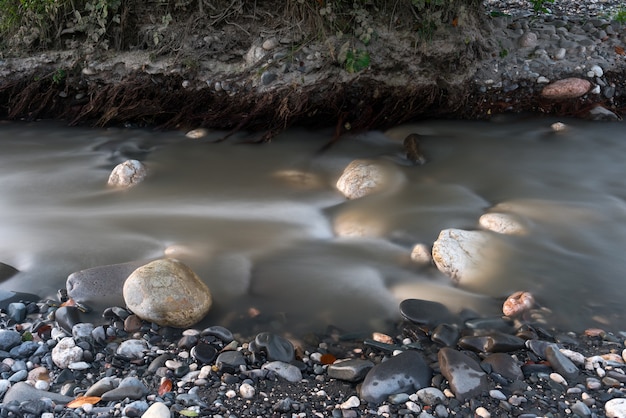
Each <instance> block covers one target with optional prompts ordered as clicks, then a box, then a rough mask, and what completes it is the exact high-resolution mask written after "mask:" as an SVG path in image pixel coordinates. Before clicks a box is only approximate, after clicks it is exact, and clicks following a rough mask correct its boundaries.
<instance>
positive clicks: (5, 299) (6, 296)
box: [0, 290, 40, 310]
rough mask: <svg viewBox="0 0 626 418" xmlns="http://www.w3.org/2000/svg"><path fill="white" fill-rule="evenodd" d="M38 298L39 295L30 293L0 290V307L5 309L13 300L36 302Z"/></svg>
mask: <svg viewBox="0 0 626 418" xmlns="http://www.w3.org/2000/svg"><path fill="white" fill-rule="evenodd" d="M39 299H40V297H39V296H37V295H33V294H31V293H21V292H12V291H10V290H0V309H4V310H7V309H8V308H9V304H10V303H13V302H19V301H25V302H37V301H38V300H39Z"/></svg>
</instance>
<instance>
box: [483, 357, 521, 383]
mask: <svg viewBox="0 0 626 418" xmlns="http://www.w3.org/2000/svg"><path fill="white" fill-rule="evenodd" d="M483 363H484V364H488V365H489V366H490V367H491V370H492V371H493V372H494V373H498V374H499V375H501V376H504V377H505V378H507V379H509V380H523V379H524V373H523V372H522V368H521V367H520V365H519V364H518V362H517V360H515V359H514V358H513V357H511V356H510V355H509V354H505V353H495V354H491V355H489V356H488V357H487V358H486V359H485V360H483Z"/></svg>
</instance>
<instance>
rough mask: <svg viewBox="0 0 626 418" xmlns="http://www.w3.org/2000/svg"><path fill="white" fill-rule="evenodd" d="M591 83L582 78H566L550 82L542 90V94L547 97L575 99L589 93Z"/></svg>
mask: <svg viewBox="0 0 626 418" xmlns="http://www.w3.org/2000/svg"><path fill="white" fill-rule="evenodd" d="M590 88H591V83H590V82H589V81H587V80H584V79H582V78H575V77H571V78H564V79H563V80H558V81H555V82H554V83H552V84H548V85H547V86H545V87H544V88H543V90H542V91H541V95H542V96H543V97H545V98H547V99H575V98H576V97H580V96H582V95H584V94H585V93H587V92H588V91H589V89H590Z"/></svg>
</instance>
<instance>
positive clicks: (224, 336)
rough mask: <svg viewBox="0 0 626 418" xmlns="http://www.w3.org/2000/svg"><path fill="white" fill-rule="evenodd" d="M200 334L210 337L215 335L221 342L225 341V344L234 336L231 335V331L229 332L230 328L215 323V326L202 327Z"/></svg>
mask: <svg viewBox="0 0 626 418" xmlns="http://www.w3.org/2000/svg"><path fill="white" fill-rule="evenodd" d="M200 335H201V336H203V337H206V336H209V335H210V336H212V337H217V338H219V339H220V340H222V341H223V342H225V343H226V344H228V343H229V342H231V341H233V340H234V339H235V337H234V336H233V333H232V332H230V330H228V329H226V328H224V327H222V326H219V325H215V326H212V327H209V328H205V329H203V330H202V332H201V333H200Z"/></svg>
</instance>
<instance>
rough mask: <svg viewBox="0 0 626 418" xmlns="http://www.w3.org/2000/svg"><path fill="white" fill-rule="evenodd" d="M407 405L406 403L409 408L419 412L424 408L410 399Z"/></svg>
mask: <svg viewBox="0 0 626 418" xmlns="http://www.w3.org/2000/svg"><path fill="white" fill-rule="evenodd" d="M405 405H406V409H408V410H409V411H411V412H415V413H419V412H421V411H422V408H421V407H420V406H419V405H418V404H416V403H415V402H411V401H408V402H407V403H406V404H405Z"/></svg>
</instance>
